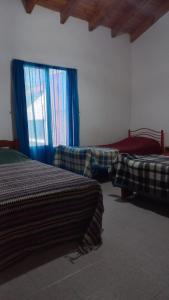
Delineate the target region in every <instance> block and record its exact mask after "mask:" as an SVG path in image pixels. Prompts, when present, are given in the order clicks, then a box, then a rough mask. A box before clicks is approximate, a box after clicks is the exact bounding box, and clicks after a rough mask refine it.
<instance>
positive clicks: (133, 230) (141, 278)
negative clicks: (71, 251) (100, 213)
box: [0, 183, 169, 300]
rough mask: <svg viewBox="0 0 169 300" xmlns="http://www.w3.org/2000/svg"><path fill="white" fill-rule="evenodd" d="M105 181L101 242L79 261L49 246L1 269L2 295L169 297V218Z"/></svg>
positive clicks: (8, 298)
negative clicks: (121, 195)
mask: <svg viewBox="0 0 169 300" xmlns="http://www.w3.org/2000/svg"><path fill="white" fill-rule="evenodd" d="M102 187H103V192H104V206H105V214H104V224H103V225H104V232H103V245H102V247H100V248H99V249H98V250H97V251H93V252H91V253H90V254H88V255H85V256H82V257H80V258H79V259H78V260H77V261H75V263H74V264H72V263H71V262H70V260H69V259H68V258H67V257H65V256H62V257H60V258H54V257H55V256H53V253H52V252H50V250H48V251H45V252H44V253H42V254H41V258H40V257H39V256H35V255H34V256H33V257H31V258H28V259H26V260H25V261H22V262H21V263H20V264H17V265H15V266H14V267H13V268H10V269H8V270H7V271H6V272H4V273H1V274H0V284H1V285H0V300H39V299H40V300H65V299H66V300H87V299H88V300H104V299H105V300H110V299H111V300H168V299H169V218H168V217H167V216H163V215H162V214H161V212H160V214H159V213H158V208H157V210H156V212H153V211H152V210H150V208H149V209H144V208H143V207H141V206H140V205H139V204H138V203H135V202H132V203H130V202H121V201H120V198H119V197H118V193H119V191H118V190H117V189H114V188H113V187H112V186H111V184H110V183H105V184H103V185H102ZM60 251H61V250H60ZM47 256H49V257H50V259H49V257H48V259H47ZM52 256H53V258H52ZM39 261H41V262H43V264H42V263H39Z"/></svg>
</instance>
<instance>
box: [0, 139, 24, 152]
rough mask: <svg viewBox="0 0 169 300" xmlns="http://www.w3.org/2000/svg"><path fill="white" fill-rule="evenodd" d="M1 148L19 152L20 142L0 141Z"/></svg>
mask: <svg viewBox="0 0 169 300" xmlns="http://www.w3.org/2000/svg"><path fill="white" fill-rule="evenodd" d="M1 147H6V148H10V149H15V150H18V149H19V142H18V140H14V141H8V140H0V148H1Z"/></svg>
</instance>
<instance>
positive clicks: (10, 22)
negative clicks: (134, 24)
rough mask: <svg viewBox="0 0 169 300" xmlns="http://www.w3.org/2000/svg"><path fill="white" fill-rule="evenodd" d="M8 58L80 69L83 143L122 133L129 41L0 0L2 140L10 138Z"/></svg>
mask: <svg viewBox="0 0 169 300" xmlns="http://www.w3.org/2000/svg"><path fill="white" fill-rule="evenodd" d="M12 58H18V59H24V60H27V61H33V62H41V63H46V64H52V65H59V66H69V67H75V68H77V69H78V74H79V98H80V120H81V134H80V137H81V144H83V145H84V144H99V143H107V142H111V141H113V140H118V139H119V138H121V137H124V136H126V133H127V129H128V126H129V118H130V98H131V97H130V91H131V88H130V76H131V73H130V44H129V40H128V37H127V36H122V37H118V38H116V39H112V38H111V35H110V31H109V30H108V29H106V28H98V29H97V30H95V31H93V32H92V33H89V32H88V28H87V23H86V22H83V21H80V20H77V19H74V18H69V20H68V22H67V23H66V24H65V25H60V23H59V14H57V13H55V12H52V11H50V10H47V9H44V8H41V7H38V6H36V7H35V9H34V11H33V13H32V14H31V15H28V14H26V13H25V10H24V8H23V5H22V3H21V0H0V139H2V138H9V139H10V138H12V126H11V115H10V110H11V104H10V101H11V100H10V99H11V92H10V62H11V59H12Z"/></svg>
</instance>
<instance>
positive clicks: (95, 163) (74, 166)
mask: <svg viewBox="0 0 169 300" xmlns="http://www.w3.org/2000/svg"><path fill="white" fill-rule="evenodd" d="M117 156H118V150H117V149H109V148H99V147H66V146H62V145H60V146H58V147H57V148H56V153H55V159H54V165H55V166H56V167H59V168H63V169H65V170H69V171H72V172H75V173H77V174H81V175H84V176H87V177H90V178H92V177H93V174H94V173H95V172H96V171H97V170H99V168H100V169H102V168H104V169H106V170H107V171H108V172H109V173H111V172H112V170H113V167H114V162H115V161H116V160H117Z"/></svg>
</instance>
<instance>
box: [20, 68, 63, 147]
mask: <svg viewBox="0 0 169 300" xmlns="http://www.w3.org/2000/svg"><path fill="white" fill-rule="evenodd" d="M66 76H67V75H66V71H64V70H57V69H53V68H49V69H46V68H40V67H33V66H27V65H25V66H24V78H25V92H26V104H27V120H28V131H29V145H30V146H35V145H39V146H41V145H49V144H50V143H52V145H53V146H57V145H59V144H62V145H66V144H68V141H67V128H68V124H67V120H68V116H67V111H68V107H67V102H66V99H67V95H66V82H67V80H66ZM50 127H51V128H52V130H51V136H50V130H49V128H50Z"/></svg>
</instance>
